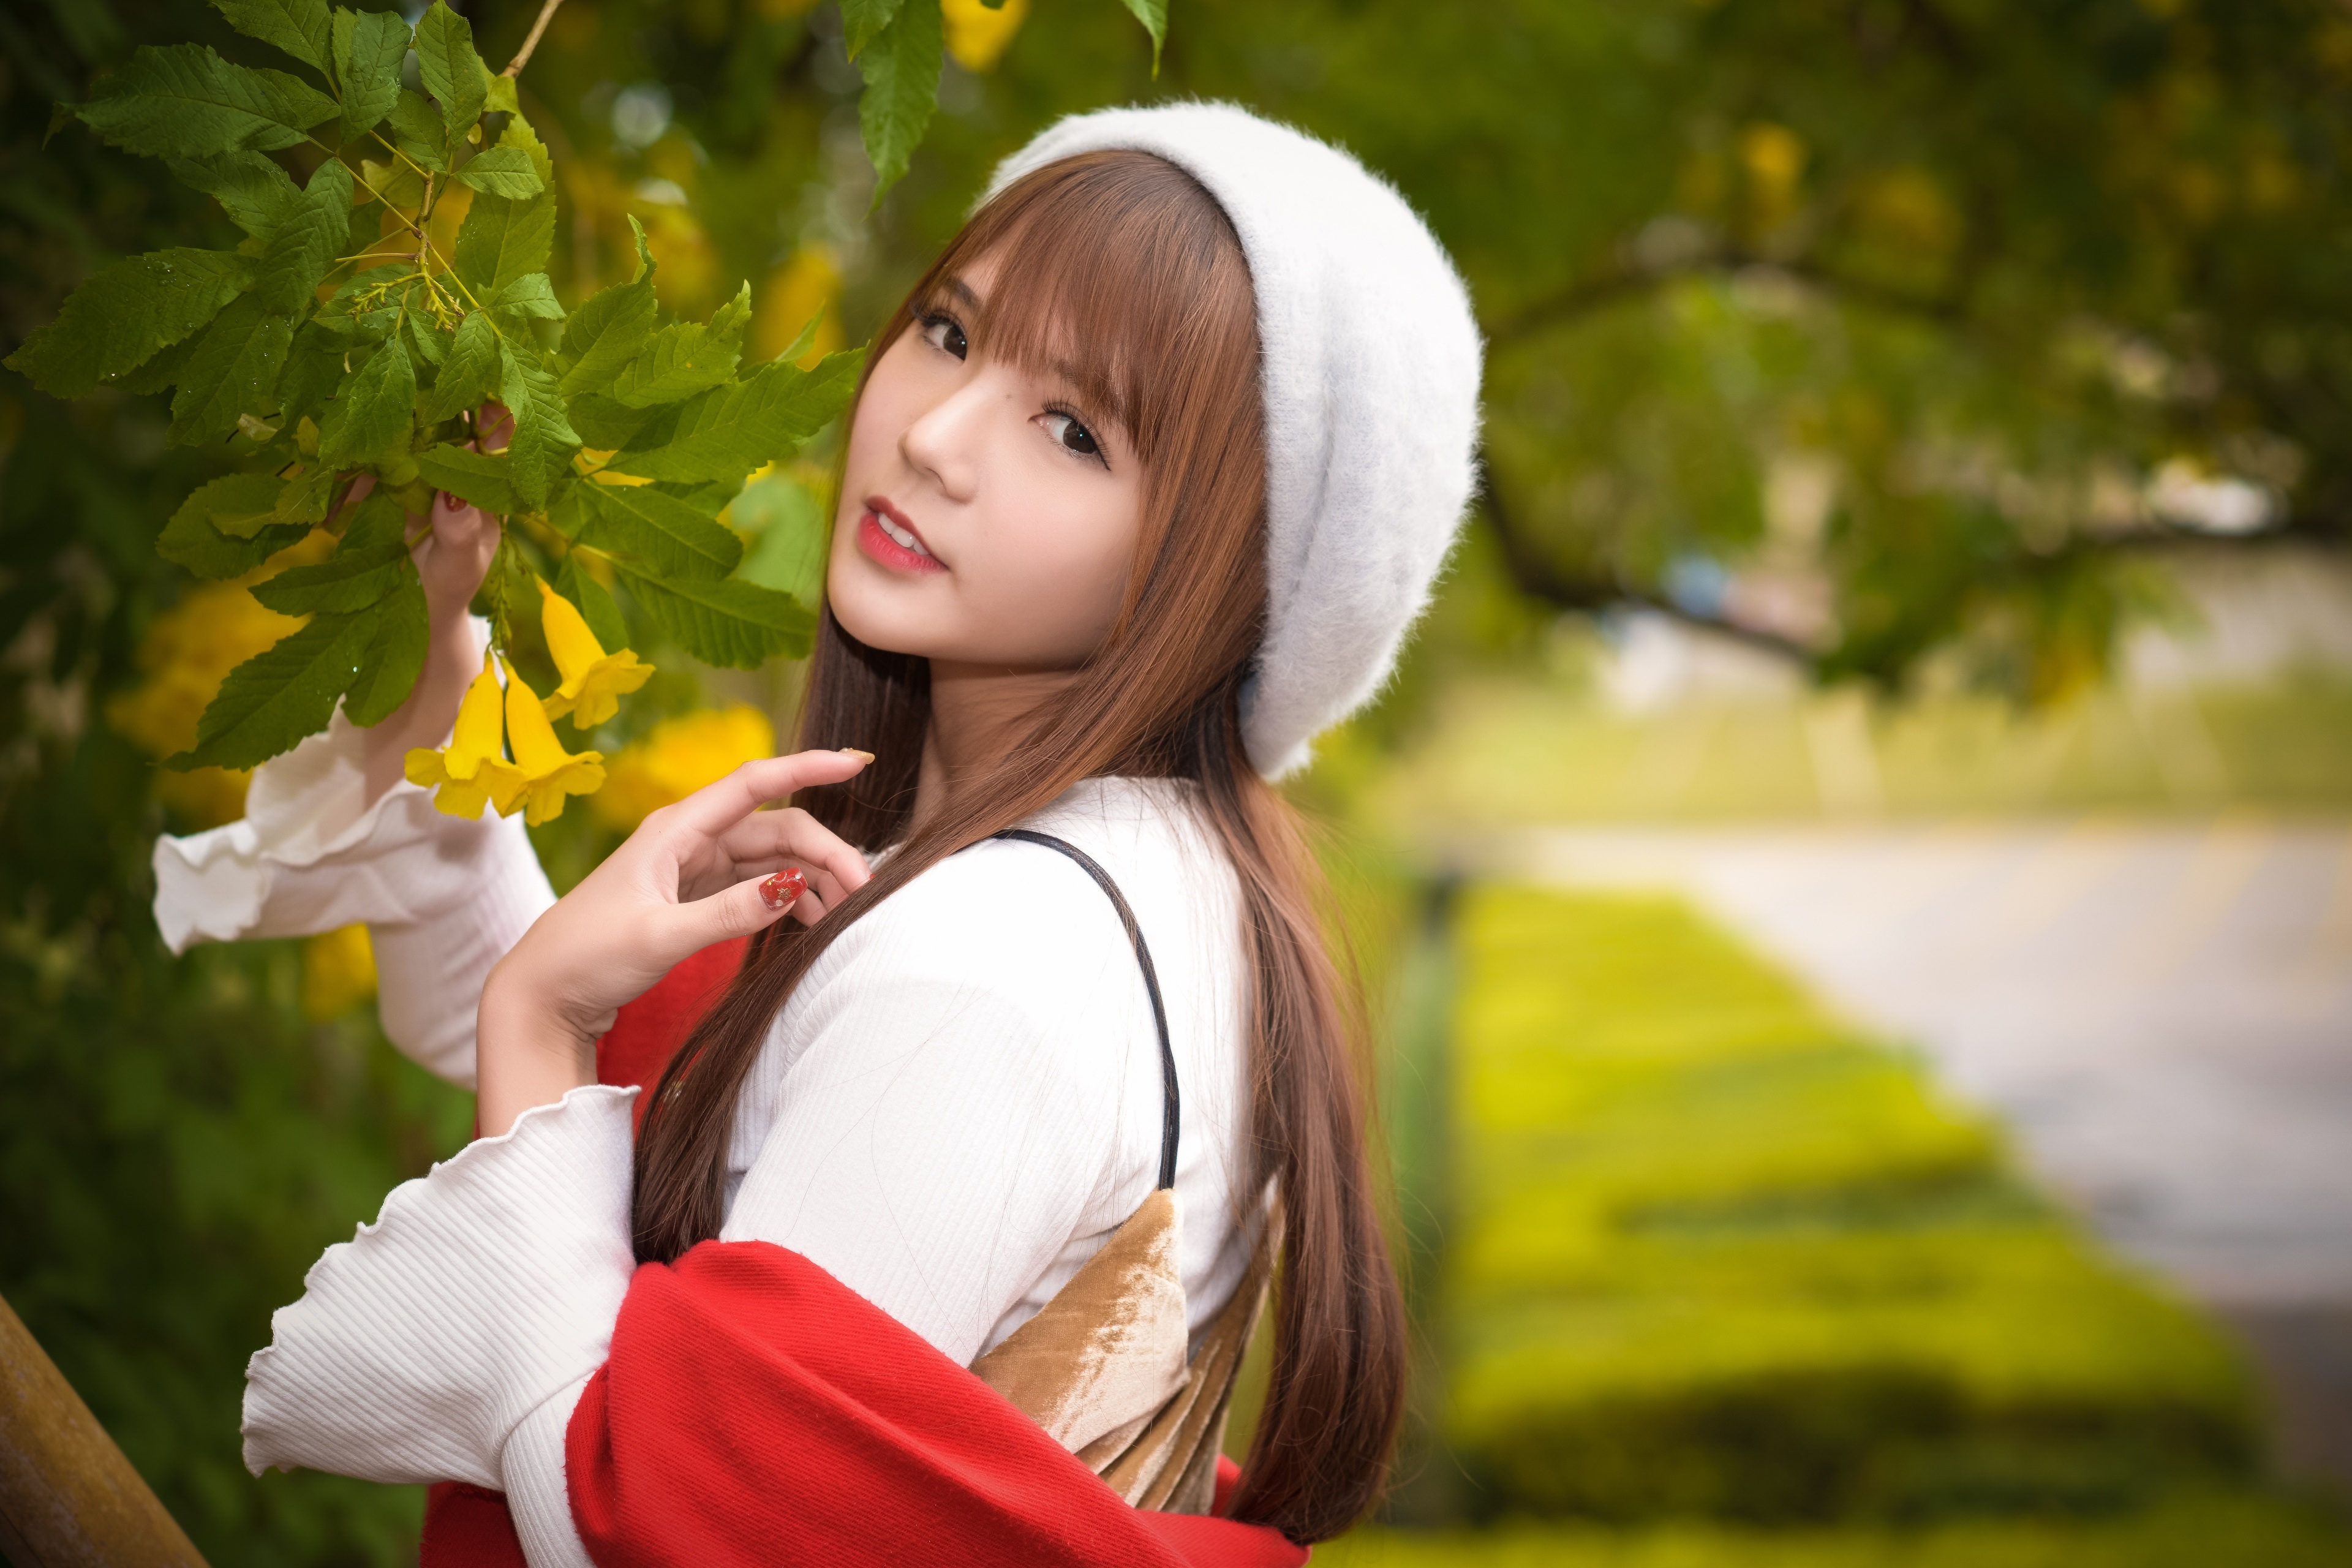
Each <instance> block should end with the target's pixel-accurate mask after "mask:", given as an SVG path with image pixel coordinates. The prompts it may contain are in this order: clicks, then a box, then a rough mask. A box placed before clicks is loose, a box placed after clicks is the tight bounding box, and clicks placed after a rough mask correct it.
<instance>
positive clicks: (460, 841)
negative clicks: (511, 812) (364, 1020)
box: [154, 712, 555, 1085]
mask: <svg viewBox="0 0 2352 1568" xmlns="http://www.w3.org/2000/svg"><path fill="white" fill-rule="evenodd" d="M364 756H365V736H364V734H363V732H362V731H361V730H359V729H358V728H357V727H356V726H355V725H353V724H352V722H351V721H349V720H347V719H345V718H344V717H343V716H342V714H341V712H338V713H337V714H336V715H335V718H334V721H333V722H332V723H331V725H330V726H329V727H328V729H327V731H326V732H325V733H323V734H319V735H313V736H311V737H310V739H309V740H307V741H304V742H302V743H301V744H300V745H299V746H297V747H295V748H294V750H293V751H291V752H288V753H287V754H286V755H284V756H282V757H278V758H276V759H274V760H272V761H270V762H268V763H263V764H262V766H261V767H260V769H259V770H258V771H257V772H256V773H255V774H254V776H253V788H252V792H251V794H250V795H248V796H247V802H246V816H245V818H244V820H242V821H239V822H232V823H229V824H228V825H227V826H223V827H216V828H214V829H213V830H212V831H211V832H209V833H197V834H192V835H190V836H189V837H184V838H174V837H168V836H167V837H162V838H159V839H157V840H156V841H155V858H154V865H155V923H156V924H157V926H159V927H160V928H161V929H162V931H163V940H164V942H167V943H168V944H170V946H171V948H172V951H173V952H185V951H186V950H187V949H188V948H189V947H190V946H191V945H193V944H194V943H195V942H234V941H237V940H239V939H242V938H247V937H281V936H314V935H316V934H318V933H319V932H320V931H333V930H336V929H337V928H338V927H341V926H347V925H352V924H354V923H357V922H360V921H364V922H366V924H367V927H368V931H369V934H370V936H371V937H372V938H373V942H374V945H375V958H376V968H377V972H378V974H379V976H380V984H381V997H382V1000H381V1003H380V1007H381V1010H382V1013H383V1026H384V1033H385V1034H386V1035H387V1036H389V1037H391V1039H392V1042H393V1044H394V1045H395V1046H397V1047H400V1049H401V1050H402V1051H404V1053H406V1054H407V1055H408V1056H409V1057H411V1058H415V1060H416V1061H418V1062H420V1063H422V1064H423V1065H424V1066H425V1067H426V1068H429V1069H431V1070H432V1071H434V1072H436V1073H439V1074H440V1075H441V1076H442V1077H444V1078H446V1079H451V1080H452V1081H454V1082H457V1083H462V1084H468V1085H470V1084H471V1083H472V1081H473V1077H474V1012H475V1007H476V1005H477V1004H478V1001H479V1000H480V998H481V994H482V982H483V980H484V978H485V977H487V976H488V973H489V971H490V966H491V965H493V964H495V963H497V962H498V961H499V958H501V957H502V956H504V955H505V953H506V952H507V950H508V949H509V948H511V947H512V946H514V944H515V943H516V942H518V941H520V939H521V936H522V933H523V932H524V931H528V930H530V923H531V922H532V921H535V920H537V919H538V918H539V917H540V915H541V913H542V912H544V911H545V910H546V909H547V907H548V906H549V905H550V904H552V903H553V902H554V901H555V891H554V889H552V888H551V887H549V886H548V882H547V874H546V873H545V872H544V871H542V870H541V869H540V865H539V857H538V856H537V854H535V853H534V852H533V851H532V849H531V847H530V837H529V836H528V835H527V834H526V833H525V832H524V830H523V823H522V819H521V818H520V816H515V817H500V816H495V815H489V814H485V816H483V818H482V819H480V820H478V821H476V820H468V819H467V818H465V817H459V816H445V815H444V814H442V813H441V812H438V811H436V810H435V809H434V807H433V797H432V795H430V794H429V793H428V792H426V791H425V790H422V789H419V788H417V787H416V786H415V784H410V783H408V782H406V781H405V780H403V781H401V782H400V783H398V784H394V785H393V786H392V788H391V789H389V790H387V791H385V792H384V794H383V795H382V796H380V797H378V799H377V800H376V801H375V802H374V804H373V805H369V804H368V803H367V800H366V786H365V764H364Z"/></svg>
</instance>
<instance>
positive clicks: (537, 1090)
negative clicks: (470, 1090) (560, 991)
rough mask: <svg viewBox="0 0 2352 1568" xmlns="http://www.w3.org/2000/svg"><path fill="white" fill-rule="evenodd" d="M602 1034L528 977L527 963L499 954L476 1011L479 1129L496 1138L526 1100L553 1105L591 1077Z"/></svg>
mask: <svg viewBox="0 0 2352 1568" xmlns="http://www.w3.org/2000/svg"><path fill="white" fill-rule="evenodd" d="M511 958H512V955H511V954H509V960H511ZM607 1022H609V1021H607ZM601 1033H602V1031H601V1030H598V1029H593V1028H592V1027H590V1026H587V1025H584V1024H582V1023H580V1022H578V1021H576V1020H574V1019H572V1017H571V1016H569V1013H568V1012H567V1010H566V1009H565V1008H564V1007H563V1006H562V1002H561V1000H560V998H558V997H556V996H554V995H553V994H550V993H549V992H548V991H547V990H546V989H545V988H544V987H541V986H540V985H537V984H534V983H533V980H532V977H531V975H530V973H529V971H528V969H525V968H517V967H515V966H513V965H512V964H511V963H510V962H509V961H501V962H500V963H499V964H498V966H497V967H495V968H493V969H492V970H491V971H490V977H489V979H488V981H487V982H486V983H485V984H483V986H482V1000H481V1005H480V1007H479V1009H478V1012H477V1013H476V1015H475V1024H474V1048H475V1087H476V1090H477V1096H478V1098H477V1101H476V1114H477V1118H478V1121H479V1122H480V1124H481V1135H482V1136H483V1137H485V1138H495V1137H498V1136H499V1134H501V1133H504V1132H506V1131H509V1129H511V1128H512V1127H513V1126H514V1124H515V1120H516V1119H517V1118H518V1117H520V1116H521V1115H522V1113H523V1112H524V1111H526V1110H530V1109H531V1108H532V1107H533V1106H538V1105H552V1104H554V1103H555V1102H556V1101H557V1100H562V1098H563V1097H564V1096H565V1095H566V1094H568V1093H570V1092H571V1091H572V1090H573V1089H579V1088H581V1087H583V1085H586V1084H592V1083H594V1082H595V1081H596V1040H597V1037H598V1035H599V1034H601Z"/></svg>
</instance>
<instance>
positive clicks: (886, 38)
mask: <svg viewBox="0 0 2352 1568" xmlns="http://www.w3.org/2000/svg"><path fill="white" fill-rule="evenodd" d="M946 48H947V45H946V37H945V34H944V33H943V32H942V31H941V23H940V8H939V7H938V6H937V5H900V6H899V7H898V15H897V16H893V17H892V18H891V19H890V25H889V26H887V27H885V28H883V29H882V31H881V33H880V34H879V35H878V36H877V37H876V38H875V40H874V42H873V45H872V47H868V48H867V49H866V50H865V51H864V52H863V53H861V54H860V55H859V56H858V57H857V69H858V72H859V74H861V75H862V76H864V77H865V79H866V90H865V91H864V92H863V93H861V94H859V95H858V99H857V128H858V130H859V132H862V133H863V134H864V136H865V138H866V160H867V162H869V163H872V164H873V165H874V205H876V206H879V205H882V197H883V195H884V193H886V192H887V191H888V190H889V188H890V187H891V186H892V185H895V184H898V179H899V176H901V175H903V174H906V172H907V164H908V161H909V160H910V159H912V158H913V157H914V155H915V148H916V146H917V144H919V142H921V141H922V139H923V132H924V130H925V129H926V128H927V127H929V124H930V122H931V111H932V110H934V109H935V108H937V107H938V105H939V97H940V61H941V59H943V58H945V55H946Z"/></svg>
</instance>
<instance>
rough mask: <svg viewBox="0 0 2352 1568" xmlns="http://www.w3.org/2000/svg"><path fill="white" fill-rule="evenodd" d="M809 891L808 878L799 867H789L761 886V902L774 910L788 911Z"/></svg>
mask: <svg viewBox="0 0 2352 1568" xmlns="http://www.w3.org/2000/svg"><path fill="white" fill-rule="evenodd" d="M807 891H808V878H806V877H805V876H803V875H802V873H801V868H799V867H797V866H787V867H785V868H783V869H782V870H781V871H779V872H777V873H776V874H775V875H774V876H772V877H771V878H769V879H767V880H766V881H764V882H761V884H760V901H761V903H763V904H765V905H767V906H768V907H769V908H770V909H772V910H788V909H791V908H792V907H793V905H794V904H796V903H798V902H799V901H800V896H801V895H802V894H803V893H805V892H807Z"/></svg>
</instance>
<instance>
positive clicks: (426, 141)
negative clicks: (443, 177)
mask: <svg viewBox="0 0 2352 1568" xmlns="http://www.w3.org/2000/svg"><path fill="white" fill-rule="evenodd" d="M392 143H393V145H394V146H395V147H397V148H399V149H400V150H401V151H402V152H403V153H407V154H408V156H409V157H410V158H412V159H414V160H415V162H417V163H421V164H423V165H424V166H425V167H426V168H428V169H430V170H432V171H433V172H434V173H435V174H446V172H447V171H448V168H449V132H448V129H447V128H446V126H444V125H443V124H442V123H441V112H440V110H436V109H435V108H434V107H433V105H432V104H431V103H430V102H429V101H427V100H425V98H424V97H423V96H421V95H420V94H417V93H414V92H411V91H409V90H408V89H406V88H402V89H400V91H399V92H398V93H397V94H395V95H394V98H393V100H392Z"/></svg>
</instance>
